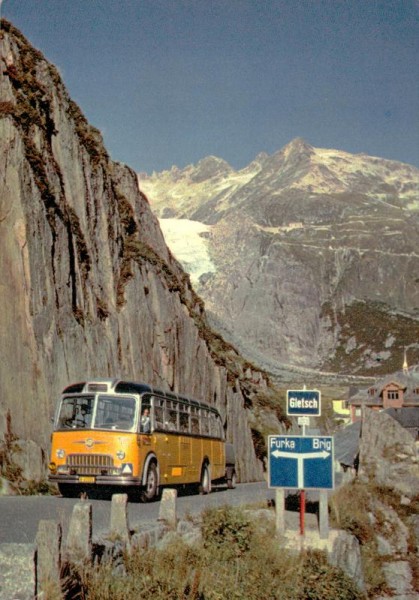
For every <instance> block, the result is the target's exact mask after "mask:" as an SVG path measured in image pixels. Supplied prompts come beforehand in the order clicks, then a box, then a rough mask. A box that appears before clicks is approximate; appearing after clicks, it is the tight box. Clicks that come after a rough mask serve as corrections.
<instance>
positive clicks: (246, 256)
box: [139, 139, 419, 374]
mask: <svg viewBox="0 0 419 600" xmlns="http://www.w3.org/2000/svg"><path fill="white" fill-rule="evenodd" d="M139 183H140V188H141V190H142V191H143V192H144V193H145V194H146V195H147V197H148V198H149V201H150V203H151V206H152V208H153V210H154V211H155V212H156V213H157V215H158V216H159V218H160V223H161V226H162V229H163V231H164V232H165V237H166V241H167V243H168V245H169V247H170V248H171V250H172V252H173V253H174V254H175V256H176V257H177V258H178V259H179V260H180V261H181V262H182V264H183V265H184V268H185V269H186V270H187V271H188V272H190V273H191V276H192V278H193V280H194V283H195V285H196V288H197V291H198V292H199V294H200V295H201V296H202V297H203V299H204V300H205V303H206V307H207V309H209V311H211V313H212V314H213V315H214V318H215V319H216V321H217V323H218V325H219V327H220V328H222V329H223V333H224V334H225V335H228V336H229V337H230V339H231V340H232V341H233V342H234V343H236V345H238V346H239V347H240V348H241V349H242V351H245V352H246V353H247V355H248V356H249V357H250V358H252V359H254V360H255V361H256V362H258V364H262V365H263V366H265V367H268V368H271V370H275V366H276V365H278V364H279V363H284V362H285V363H292V364H296V365H300V366H302V367H313V368H321V369H329V370H336V371H344V372H352V373H365V374H373V373H377V374H378V373H380V372H382V371H387V370H388V369H389V368H393V367H397V368H399V367H400V365H401V361H402V356H403V351H404V347H405V346H407V345H410V350H409V352H410V353H411V355H412V356H411V361H412V362H413V360H418V361H419V352H418V350H417V349H416V348H415V341H416V339H417V337H418V334H419V322H418V320H417V319H418V317H419V250H418V248H419V227H418V225H419V170H418V169H416V168H415V167H413V166H410V165H406V164H402V163H398V162H395V161H389V160H384V159H381V158H377V157H371V156H367V155H364V154H359V155H352V154H349V153H347V152H343V151H339V150H329V149H320V148H314V147H312V146H310V145H309V144H307V143H306V142H305V141H304V140H301V139H296V140H293V141H292V142H290V143H289V144H288V145H287V146H285V147H284V148H283V149H282V150H280V151H278V152H276V153H275V154H273V155H271V156H268V155H267V154H260V155H258V156H257V157H256V158H255V160H254V161H253V162H252V163H250V164H249V165H248V166H247V167H246V168H244V169H242V170H240V171H235V170H234V169H233V168H232V167H231V166H230V165H229V164H228V163H226V162H225V161H223V160H221V159H219V158H216V157H207V158H205V159H203V160H201V161H200V162H199V163H197V165H189V166H188V167H186V168H185V169H178V168H176V167H173V168H172V169H171V170H170V171H164V172H162V173H153V174H152V175H151V176H147V175H145V174H141V175H140V176H139ZM176 219H177V220H178V221H176ZM186 219H188V220H190V221H192V222H194V225H193V227H192V226H190V223H189V224H188V223H187V222H186V221H185V220H186ZM203 225H204V226H205V229H204V230H200V228H201V227H203ZM169 226H170V231H171V233H168V231H167V229H168V227H169ZM178 226H179V227H182V232H181V233H180V235H179V236H177V237H178V241H176V239H174V237H173V231H174V228H175V229H176V228H177V227H178ZM196 232H198V237H197V233H196ZM189 236H194V240H195V241H194V243H192V241H191V239H192V238H190V237H189ZM179 240H180V242H181V244H182V247H183V251H182V254H181V253H180V250H179ZM196 243H198V244H199V252H198V251H197V246H196ZM412 344H413V346H412ZM415 353H417V354H415Z"/></svg>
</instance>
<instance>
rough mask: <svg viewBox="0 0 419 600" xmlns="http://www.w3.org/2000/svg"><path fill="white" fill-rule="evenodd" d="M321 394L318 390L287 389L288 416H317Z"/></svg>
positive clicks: (319, 412)
mask: <svg viewBox="0 0 419 600" xmlns="http://www.w3.org/2000/svg"><path fill="white" fill-rule="evenodd" d="M320 414H321V396H320V392H319V390H288V391H287V415H289V416H290V417H304V416H307V417H319V416H320Z"/></svg>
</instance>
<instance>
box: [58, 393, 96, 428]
mask: <svg viewBox="0 0 419 600" xmlns="http://www.w3.org/2000/svg"><path fill="white" fill-rule="evenodd" d="M93 401H94V397H93V396H74V397H67V398H64V399H63V401H62V403H61V407H60V413H59V415H58V429H88V428H90V427H91V422H92V414H93Z"/></svg>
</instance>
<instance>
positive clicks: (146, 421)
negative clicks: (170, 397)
mask: <svg viewBox="0 0 419 600" xmlns="http://www.w3.org/2000/svg"><path fill="white" fill-rule="evenodd" d="M140 430H141V431H142V432H143V433H150V409H149V408H145V409H144V410H143V414H142V415H141V423H140Z"/></svg>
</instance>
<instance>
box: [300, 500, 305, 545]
mask: <svg viewBox="0 0 419 600" xmlns="http://www.w3.org/2000/svg"><path fill="white" fill-rule="evenodd" d="M305 513H306V492H305V490H300V535H304V520H305Z"/></svg>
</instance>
